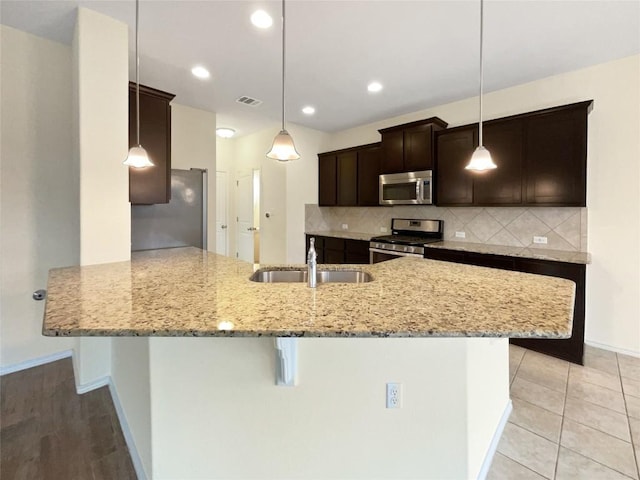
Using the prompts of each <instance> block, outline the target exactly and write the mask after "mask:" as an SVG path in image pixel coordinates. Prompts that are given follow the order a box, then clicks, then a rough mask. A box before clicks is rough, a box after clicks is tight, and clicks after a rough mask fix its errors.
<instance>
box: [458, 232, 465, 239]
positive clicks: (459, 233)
mask: <svg viewBox="0 0 640 480" xmlns="http://www.w3.org/2000/svg"><path fill="white" fill-rule="evenodd" d="M466 237H467V234H466V233H464V232H456V238H466Z"/></svg>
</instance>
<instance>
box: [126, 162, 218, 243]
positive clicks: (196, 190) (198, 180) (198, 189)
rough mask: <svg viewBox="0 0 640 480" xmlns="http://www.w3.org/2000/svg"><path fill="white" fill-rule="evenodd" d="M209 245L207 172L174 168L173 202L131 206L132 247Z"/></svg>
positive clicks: (172, 181) (172, 171) (172, 182)
mask: <svg viewBox="0 0 640 480" xmlns="http://www.w3.org/2000/svg"><path fill="white" fill-rule="evenodd" d="M187 246H193V247H198V248H202V249H205V250H206V248H207V171H206V170H202V169H199V168H192V169H191V170H177V169H172V170H171V201H169V203H163V204H157V205H131V250H132V251H138V250H153V249H157V248H174V247H187Z"/></svg>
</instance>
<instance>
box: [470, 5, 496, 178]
mask: <svg viewBox="0 0 640 480" xmlns="http://www.w3.org/2000/svg"><path fill="white" fill-rule="evenodd" d="M483 7H484V0H480V122H479V125H478V133H479V134H478V147H477V148H476V150H475V151H474V152H473V155H471V160H470V161H469V165H467V166H466V167H465V169H467V170H472V171H474V172H484V171H486V170H492V169H494V168H497V165H496V164H495V163H493V160H492V158H491V154H490V153H489V150H487V149H486V148H484V145H483V144H482V81H483V72H482V43H483V42H482V41H483V38H482V37H483V35H482V30H483V29H482V26H483V25H482V24H483V20H484V11H483V10H484V8H483Z"/></svg>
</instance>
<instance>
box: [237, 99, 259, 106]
mask: <svg viewBox="0 0 640 480" xmlns="http://www.w3.org/2000/svg"><path fill="white" fill-rule="evenodd" d="M236 102H238V103H242V104H244V105H249V106H250V107H257V106H258V105H261V104H262V100H258V99H256V98H251V97H240V98H236Z"/></svg>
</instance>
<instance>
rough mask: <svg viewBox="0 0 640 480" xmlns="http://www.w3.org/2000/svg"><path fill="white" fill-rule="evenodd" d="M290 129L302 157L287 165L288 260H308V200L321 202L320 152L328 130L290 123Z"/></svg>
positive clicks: (291, 261) (300, 261) (301, 261)
mask: <svg viewBox="0 0 640 480" xmlns="http://www.w3.org/2000/svg"><path fill="white" fill-rule="evenodd" d="M288 128H289V132H290V133H291V135H292V136H293V138H294V140H295V142H296V149H297V150H298V153H299V154H300V159H299V160H296V161H295V162H291V163H288V164H286V165H284V167H285V169H286V172H285V174H286V182H287V228H286V232H287V233H286V242H287V263H305V261H306V254H305V251H304V249H305V245H304V235H302V234H301V232H304V221H305V207H304V205H305V203H318V182H317V180H316V181H314V182H313V184H310V183H309V179H310V178H314V179H317V178H318V152H320V151H321V145H322V143H323V142H324V141H325V138H326V137H327V134H326V133H323V132H319V131H317V130H312V129H310V128H304V127H301V126H298V125H289V127H288Z"/></svg>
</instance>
